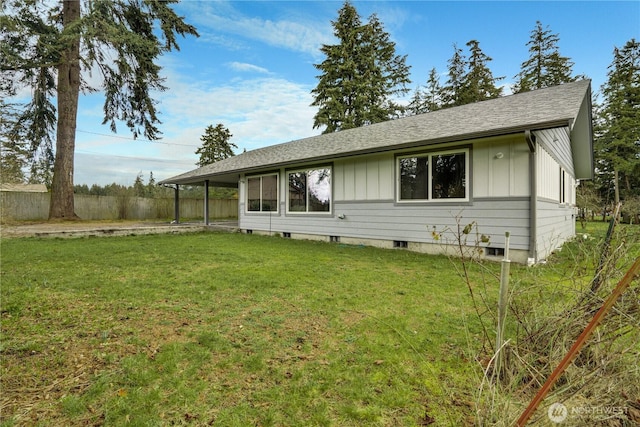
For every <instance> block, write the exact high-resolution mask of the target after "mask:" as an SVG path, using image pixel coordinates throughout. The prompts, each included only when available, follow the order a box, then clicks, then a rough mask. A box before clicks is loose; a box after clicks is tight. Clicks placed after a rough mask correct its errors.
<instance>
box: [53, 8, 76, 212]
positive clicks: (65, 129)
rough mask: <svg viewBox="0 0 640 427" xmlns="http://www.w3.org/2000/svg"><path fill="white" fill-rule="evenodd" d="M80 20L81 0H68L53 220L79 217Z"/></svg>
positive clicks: (60, 71)
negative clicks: (75, 197)
mask: <svg viewBox="0 0 640 427" xmlns="http://www.w3.org/2000/svg"><path fill="white" fill-rule="evenodd" d="M79 19H80V2H79V1H78V0H65V1H64V2H63V6H62V23H63V26H64V29H63V32H65V33H67V37H69V39H70V41H69V42H67V43H66V44H65V46H64V47H63V52H62V58H61V62H60V65H59V66H58V89H57V94H58V127H57V135H56V157H55V162H54V164H53V181H52V183H51V204H50V205H49V219H75V218H77V216H76V214H75V209H74V202H73V158H74V152H75V145H76V119H77V115H78V96H79V94H80V35H79V32H78V31H76V30H74V29H73V28H72V27H71V26H72V25H73V23H74V22H75V21H78V20H79Z"/></svg>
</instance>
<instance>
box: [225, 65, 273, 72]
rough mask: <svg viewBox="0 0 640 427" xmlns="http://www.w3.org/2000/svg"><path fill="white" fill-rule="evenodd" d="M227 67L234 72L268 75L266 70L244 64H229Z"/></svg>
mask: <svg viewBox="0 0 640 427" xmlns="http://www.w3.org/2000/svg"><path fill="white" fill-rule="evenodd" d="M227 66H228V67H229V68H231V69H232V70H235V71H243V72H253V73H264V74H269V70H267V69H266V68H262V67H259V66H257V65H253V64H247V63H245V62H229V63H228V64H227Z"/></svg>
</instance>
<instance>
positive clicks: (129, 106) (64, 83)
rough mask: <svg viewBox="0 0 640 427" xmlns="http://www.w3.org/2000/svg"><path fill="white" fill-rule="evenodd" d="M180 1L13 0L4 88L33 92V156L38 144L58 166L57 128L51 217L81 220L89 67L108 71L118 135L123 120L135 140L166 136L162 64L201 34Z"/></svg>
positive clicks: (3, 38) (6, 19) (26, 124)
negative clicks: (79, 134)
mask: <svg viewBox="0 0 640 427" xmlns="http://www.w3.org/2000/svg"><path fill="white" fill-rule="evenodd" d="M6 3H9V2H8V1H7V2H6ZM172 3H175V0H168V1H162V2H159V1H136V2H122V1H111V0H92V1H80V0H63V1H61V2H52V3H48V2H33V1H31V0H11V1H10V7H7V8H6V9H5V10H6V11H7V12H8V13H7V14H6V15H2V16H0V18H1V19H0V45H1V46H2V49H0V90H1V91H2V94H3V95H9V96H10V95H12V94H15V93H16V90H17V89H21V88H24V87H29V88H31V91H32V95H33V98H32V101H31V102H30V103H28V104H27V105H25V106H24V108H23V110H22V115H21V118H20V120H21V123H22V126H23V128H25V129H28V130H29V133H30V137H29V141H31V143H32V144H33V146H32V147H31V150H30V151H31V152H32V153H33V152H36V151H37V150H36V149H34V148H33V147H38V149H41V150H42V151H43V152H44V153H45V156H44V158H45V160H48V161H51V158H52V157H53V152H54V150H53V147H52V145H53V135H54V131H55V158H54V159H53V177H52V183H51V204H50V209H49V218H51V219H71V218H75V212H74V199H73V170H74V152H75V134H76V120H77V112H78V100H79V95H80V91H81V90H83V91H97V90H98V88H92V87H89V86H88V84H87V82H86V81H83V79H82V74H81V68H84V69H86V70H92V71H93V72H99V73H100V74H101V77H102V79H101V83H102V86H101V88H100V89H101V90H102V91H103V92H104V94H105V103H104V122H103V123H105V124H106V123H108V124H109V125H110V127H111V129H112V130H113V131H115V128H116V121H117V120H118V121H123V122H124V123H125V124H126V126H127V127H128V128H129V129H130V130H131V132H132V133H133V135H134V137H137V136H138V135H140V134H142V135H144V136H145V137H146V138H148V139H157V138H158V137H159V134H160V131H159V129H158V128H157V124H159V123H160V120H159V119H158V117H157V110H156V101H155V100H154V99H153V98H152V93H153V92H154V91H164V90H166V87H165V86H164V84H163V83H164V79H163V78H162V77H161V76H160V66H159V65H157V60H158V58H159V56H160V55H162V54H163V53H164V52H167V51H171V50H173V49H176V50H177V49H178V44H177V41H176V37H177V36H178V35H182V36H184V35H188V34H191V35H197V31H196V29H195V28H194V27H193V26H191V25H188V24H186V23H185V22H184V20H183V18H181V17H179V16H178V15H176V14H175V12H174V10H173V9H172V6H171V4H172ZM54 100H55V102H57V104H56V105H54V104H53V102H54ZM41 147H44V148H41Z"/></svg>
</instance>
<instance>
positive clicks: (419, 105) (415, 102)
mask: <svg viewBox="0 0 640 427" xmlns="http://www.w3.org/2000/svg"><path fill="white" fill-rule="evenodd" d="M442 96H443V88H442V86H441V85H440V76H439V75H438V71H437V70H436V69H435V67H434V68H432V69H431V71H429V78H428V79H427V83H426V85H425V86H423V87H418V88H416V90H415V92H414V94H413V97H412V98H411V102H410V103H409V107H408V113H409V115H416V114H422V113H428V112H431V111H436V110H439V109H441V108H442Z"/></svg>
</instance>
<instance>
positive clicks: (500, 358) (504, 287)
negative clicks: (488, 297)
mask: <svg viewBox="0 0 640 427" xmlns="http://www.w3.org/2000/svg"><path fill="white" fill-rule="evenodd" d="M510 269H511V261H510V260H509V232H508V231H507V232H506V233H504V259H503V260H502V265H501V270H500V297H499V299H498V327H497V328H496V375H498V378H499V377H500V376H502V371H503V369H504V366H503V365H504V363H503V362H504V352H503V351H502V350H501V347H502V342H503V341H504V321H505V317H506V315H507V296H508V294H509V292H508V291H509V271H510Z"/></svg>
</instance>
